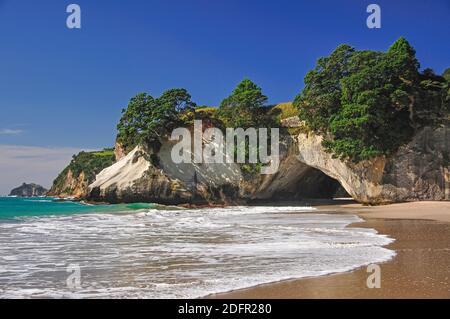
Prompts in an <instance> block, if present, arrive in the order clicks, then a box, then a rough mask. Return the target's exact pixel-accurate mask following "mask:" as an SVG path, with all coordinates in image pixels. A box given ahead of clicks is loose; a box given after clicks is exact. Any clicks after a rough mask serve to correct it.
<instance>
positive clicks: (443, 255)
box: [209, 202, 450, 299]
mask: <svg viewBox="0 0 450 319" xmlns="http://www.w3.org/2000/svg"><path fill="white" fill-rule="evenodd" d="M317 207H318V208H319V209H320V210H324V211H326V210H328V209H330V210H331V209H333V210H338V211H339V212H343V213H351V214H356V215H358V216H360V217H361V218H363V219H364V220H365V221H364V222H361V223H357V224H354V225H351V226H350V227H352V226H354V227H368V228H373V229H376V230H377V231H378V232H379V233H381V234H386V235H389V236H390V237H392V238H395V242H393V243H392V244H390V245H389V246H387V248H389V249H392V250H395V251H396V253H397V255H396V256H395V257H394V258H393V259H392V260H390V261H388V262H386V263H383V264H380V265H379V266H380V268H381V287H380V288H371V289H370V288H368V287H367V278H368V276H369V275H370V273H368V272H367V267H362V268H359V269H356V270H354V271H351V272H347V273H338V274H331V275H327V276H321V277H314V278H303V279H293V280H287V281H282V282H277V283H271V284H265V285H260V286H257V287H252V288H247V289H242V290H236V291H232V292H228V293H223V294H215V295H211V296H209V298H244V299H245V298H274V299H276V298H450V202H413V203H401V204H392V205H385V206H373V207H367V206H362V205H360V204H356V203H350V204H338V203H332V204H329V205H319V206H317Z"/></svg>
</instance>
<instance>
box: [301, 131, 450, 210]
mask: <svg viewBox="0 0 450 319" xmlns="http://www.w3.org/2000/svg"><path fill="white" fill-rule="evenodd" d="M298 148H299V156H298V158H299V160H300V161H302V162H303V163H304V164H306V165H308V166H312V167H315V168H317V169H319V170H321V171H322V172H324V173H325V174H327V175H328V176H331V177H333V178H335V179H336V180H338V181H339V182H340V183H341V185H342V186H343V187H344V188H345V190H346V191H347V192H348V193H349V194H350V195H351V196H352V197H353V198H354V199H355V200H357V201H359V202H362V203H368V204H383V203H393V202H401V201H415V200H448V199H450V196H449V194H450V190H449V186H450V185H449V178H448V171H449V154H450V128H449V126H440V127H437V128H430V127H426V128H423V129H422V130H421V131H419V132H418V133H417V134H416V135H415V137H414V138H413V140H412V141H411V142H410V143H408V144H407V145H405V146H403V147H401V148H400V149H399V150H398V151H397V152H396V154H394V155H393V156H390V157H389V158H386V157H378V158H374V159H372V160H368V161H363V162H360V163H358V164H354V163H350V162H344V161H341V160H339V159H334V158H332V156H331V154H329V153H327V152H325V150H324V148H323V147H322V137H320V136H317V135H314V134H303V133H302V134H300V135H299V136H298Z"/></svg>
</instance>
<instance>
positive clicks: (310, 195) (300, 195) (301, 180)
mask: <svg viewBox="0 0 450 319" xmlns="http://www.w3.org/2000/svg"><path fill="white" fill-rule="evenodd" d="M334 198H345V199H347V198H348V199H351V196H350V195H349V194H348V193H347V191H346V190H345V189H344V188H343V187H342V186H341V184H340V183H339V182H338V181H337V180H336V179H334V178H331V177H330V176H328V175H326V174H325V173H323V172H322V171H320V170H318V169H315V168H312V167H309V168H308V170H307V171H306V172H304V173H303V174H301V175H299V176H298V178H296V179H295V180H293V181H292V182H290V183H289V184H288V185H285V187H284V189H282V190H281V189H280V190H278V191H277V192H276V193H275V194H274V195H273V199H275V200H304V199H327V200H329V199H334Z"/></svg>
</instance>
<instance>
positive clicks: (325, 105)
mask: <svg viewBox="0 0 450 319" xmlns="http://www.w3.org/2000/svg"><path fill="white" fill-rule="evenodd" d="M424 78H427V76H426V75H422V74H420V73H419V63H418V61H417V59H416V57H415V51H414V49H413V48H412V47H411V45H410V44H409V43H408V41H406V39H404V38H399V39H398V40H397V41H396V42H395V43H394V44H393V45H392V46H391V47H390V48H389V50H388V51H387V52H386V53H383V52H375V51H356V50H355V49H354V48H352V47H350V46H348V45H341V46H339V47H338V48H336V50H335V51H334V52H333V53H332V54H331V55H330V56H328V57H324V58H321V59H319V60H318V62H317V66H316V67H315V68H314V69H313V70H311V71H309V72H308V73H307V75H306V77H305V87H304V89H303V90H302V92H301V93H300V94H299V95H298V96H297V97H296V99H295V101H294V105H295V106H296V107H297V108H298V109H299V112H300V117H301V118H302V119H303V120H305V122H306V124H307V125H308V126H309V127H310V128H311V129H312V130H314V131H316V132H318V133H320V134H323V135H324V146H325V147H326V149H327V150H328V151H330V152H332V153H333V154H334V156H336V157H340V158H343V159H351V160H353V161H356V162H358V161H360V160H364V159H368V158H371V157H374V156H378V155H382V154H385V155H388V154H390V153H392V152H393V151H395V150H396V149H397V148H398V147H399V146H400V145H402V144H404V143H405V142H407V141H409V139H410V138H411V137H412V135H413V133H414V130H415V129H417V128H418V127H419V126H420V125H423V124H425V123H426V122H427V120H428V119H430V118H431V117H430V115H429V114H427V112H428V113H429V112H433V113H436V112H442V110H444V109H445V107H444V105H443V103H442V100H439V98H432V94H431V91H430V89H429V88H426V87H424V83H421V80H423V79H424ZM428 78H429V77H428ZM444 82H445V81H444ZM443 92H444V88H443V86H439V89H438V93H436V94H438V95H439V94H441V95H442V94H444V93H443ZM445 94H446V93H445ZM430 102H431V103H430ZM424 114H427V115H426V116H424Z"/></svg>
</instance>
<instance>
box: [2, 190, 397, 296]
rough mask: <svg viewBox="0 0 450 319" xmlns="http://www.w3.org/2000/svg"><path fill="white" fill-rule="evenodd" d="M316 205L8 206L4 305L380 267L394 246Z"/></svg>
mask: <svg viewBox="0 0 450 319" xmlns="http://www.w3.org/2000/svg"><path fill="white" fill-rule="evenodd" d="M360 221H362V220H361V219H360V218H359V217H357V216H355V215H349V214H339V213H338V212H332V211H322V210H320V209H316V208H313V207H310V206H308V205H299V206H232V207H225V208H202V209H185V208H179V207H166V206H161V205H156V204H149V203H136V204H120V205H88V204H84V203H81V202H73V201H56V200H55V199H54V198H11V197H1V198H0V298H198V297H203V296H207V295H209V294H214V293H219V292H226V291H231V290H236V289H240V288H246V287H251V286H256V285H260V284H264V283H270V282H276V281H281V280H288V279H295V278H302V277H311V276H321V275H326V274H331V273H337V272H345V271H350V270H352V269H355V268H358V267H361V266H364V265H369V264H372V263H381V262H384V261H387V260H389V259H391V258H392V257H393V256H394V255H395V252H394V251H392V250H389V249H387V248H385V246H386V245H388V244H389V243H391V242H392V241H393V239H391V238H389V237H387V236H385V235H381V234H378V233H377V232H376V231H375V230H373V229H368V228H361V227H353V226H350V225H351V224H353V223H356V222H360Z"/></svg>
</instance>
